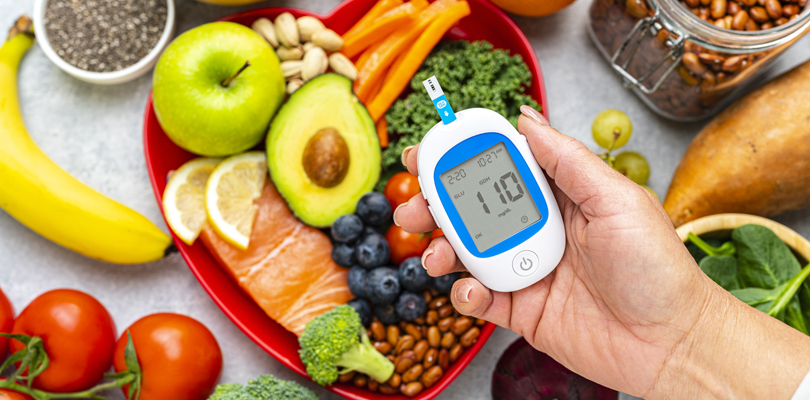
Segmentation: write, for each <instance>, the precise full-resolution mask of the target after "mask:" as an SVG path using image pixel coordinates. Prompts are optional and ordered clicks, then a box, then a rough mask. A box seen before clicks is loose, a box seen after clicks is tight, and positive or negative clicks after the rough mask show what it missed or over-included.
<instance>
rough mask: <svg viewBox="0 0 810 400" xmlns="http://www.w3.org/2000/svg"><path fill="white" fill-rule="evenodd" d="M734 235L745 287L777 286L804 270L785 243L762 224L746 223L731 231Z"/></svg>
mask: <svg viewBox="0 0 810 400" xmlns="http://www.w3.org/2000/svg"><path fill="white" fill-rule="evenodd" d="M731 238H732V240H733V241H734V245H735V246H736V247H737V252H738V254H737V258H738V261H739V266H740V272H739V276H740V283H741V284H742V286H743V287H761V288H766V289H771V288H775V287H777V286H779V285H781V284H782V283H785V282H787V281H788V280H790V278H792V277H793V276H795V275H796V274H798V273H799V271H800V270H801V266H800V265H799V261H798V260H796V256H794V255H793V253H792V252H791V251H790V248H789V247H788V246H787V245H786V244H785V242H783V241H782V240H781V239H779V237H778V236H776V234H775V233H773V231H771V230H770V229H768V228H766V227H764V226H762V225H754V224H748V225H743V226H741V227H739V228H737V229H735V230H734V231H733V232H732V233H731Z"/></svg>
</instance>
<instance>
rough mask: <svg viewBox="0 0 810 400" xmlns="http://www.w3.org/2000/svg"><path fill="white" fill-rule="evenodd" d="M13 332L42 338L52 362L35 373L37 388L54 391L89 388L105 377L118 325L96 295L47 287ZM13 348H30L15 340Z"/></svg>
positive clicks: (16, 349) (25, 311)
mask: <svg viewBox="0 0 810 400" xmlns="http://www.w3.org/2000/svg"><path fill="white" fill-rule="evenodd" d="M12 333H13V334H18V335H27V336H31V337H38V338H40V339H41V342H42V344H43V345H44V348H45V351H46V352H47V353H48V357H49V360H50V364H49V365H48V367H47V369H45V370H43V371H42V372H41V373H40V374H39V375H37V376H36V377H35V378H34V381H33V387H34V388H37V389H42V390H44V391H49V392H74V391H80V390H85V389H88V388H90V387H92V386H93V385H95V384H96V383H97V382H99V381H101V379H102V378H103V377H104V373H105V372H107V370H109V369H110V364H112V356H113V349H114V347H115V326H114V323H113V320H112V317H110V313H109V312H107V309H106V308H104V306H103V305H102V304H101V303H99V301H98V300H96V299H95V298H94V297H92V296H90V295H88V294H86V293H82V292H79V291H76V290H70V289H58V290H52V291H50V292H46V293H44V294H42V295H40V296H39V297H37V298H36V299H34V300H33V301H32V302H31V304H29V305H28V306H27V307H25V309H24V310H23V311H22V312H21V313H20V315H19V316H18V317H17V319H16V320H15V321H14V326H13V328H12ZM10 345H11V351H12V352H17V351H20V350H23V349H25V348H26V344H24V343H22V342H20V341H19V340H11V342H10Z"/></svg>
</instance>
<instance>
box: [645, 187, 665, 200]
mask: <svg viewBox="0 0 810 400" xmlns="http://www.w3.org/2000/svg"><path fill="white" fill-rule="evenodd" d="M641 187H643V188H644V189H647V191H648V192H650V193H652V195H653V196H655V198H656V199H658V201H661V198H660V197H658V194H656V193H655V191H654V190H652V189H651V188H650V187H649V186H647V185H641Z"/></svg>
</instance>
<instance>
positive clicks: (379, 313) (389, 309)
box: [374, 304, 399, 325]
mask: <svg viewBox="0 0 810 400" xmlns="http://www.w3.org/2000/svg"><path fill="white" fill-rule="evenodd" d="M374 315H375V316H376V317H377V319H378V320H380V322H382V323H383V324H385V325H394V324H397V323H399V315H397V311H396V309H394V306H393V305H391V304H385V305H381V304H378V305H375V306H374Z"/></svg>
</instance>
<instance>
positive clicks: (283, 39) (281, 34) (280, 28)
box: [276, 12, 301, 47]
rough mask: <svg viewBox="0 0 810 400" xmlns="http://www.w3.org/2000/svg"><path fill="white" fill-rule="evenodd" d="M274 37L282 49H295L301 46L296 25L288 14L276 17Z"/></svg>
mask: <svg viewBox="0 0 810 400" xmlns="http://www.w3.org/2000/svg"><path fill="white" fill-rule="evenodd" d="M276 35H277V36H278V41H279V42H280V43H281V44H282V45H283V46H284V47H295V46H298V45H299V44H301V40H300V37H299V36H298V24H296V23H295V17H293V15H292V14H290V13H288V12H285V13H281V14H279V16H278V17H276Z"/></svg>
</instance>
